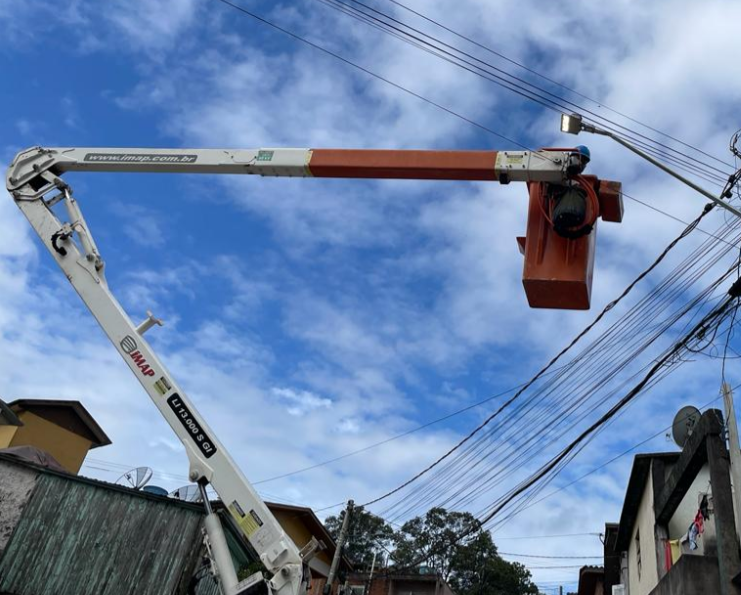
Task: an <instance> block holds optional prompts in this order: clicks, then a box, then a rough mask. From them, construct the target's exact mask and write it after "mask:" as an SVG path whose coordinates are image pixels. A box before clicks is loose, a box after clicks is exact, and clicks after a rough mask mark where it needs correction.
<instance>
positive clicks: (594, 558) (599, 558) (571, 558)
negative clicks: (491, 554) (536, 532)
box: [497, 552, 605, 560]
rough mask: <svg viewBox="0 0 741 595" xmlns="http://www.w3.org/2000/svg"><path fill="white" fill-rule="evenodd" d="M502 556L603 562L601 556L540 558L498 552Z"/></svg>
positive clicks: (602, 556)
mask: <svg viewBox="0 0 741 595" xmlns="http://www.w3.org/2000/svg"><path fill="white" fill-rule="evenodd" d="M497 554H499V555H500V556H512V557H513V558H542V559H544V560H602V559H604V557H605V556H604V554H602V555H601V556H538V555H536V554H513V553H511V552H497Z"/></svg>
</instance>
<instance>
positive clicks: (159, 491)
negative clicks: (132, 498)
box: [142, 486, 167, 496]
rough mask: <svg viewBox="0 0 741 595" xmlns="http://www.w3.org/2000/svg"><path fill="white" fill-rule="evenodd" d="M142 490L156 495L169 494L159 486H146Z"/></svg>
mask: <svg viewBox="0 0 741 595" xmlns="http://www.w3.org/2000/svg"><path fill="white" fill-rule="evenodd" d="M142 492H147V494H154V495H155V496H167V490H166V489H165V488H161V487H159V486H144V487H143V488H142Z"/></svg>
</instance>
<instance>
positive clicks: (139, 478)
mask: <svg viewBox="0 0 741 595" xmlns="http://www.w3.org/2000/svg"><path fill="white" fill-rule="evenodd" d="M150 479H152V470H151V469H150V468H149V467H137V468H136V469H131V470H130V471H127V472H126V473H124V474H123V475H122V476H121V477H119V478H118V479H117V480H116V483H117V484H119V485H125V486H126V487H129V488H134V489H135V490H140V489H142V488H143V487H144V486H145V485H147V483H149V480H150Z"/></svg>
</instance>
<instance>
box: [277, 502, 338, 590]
mask: <svg viewBox="0 0 741 595" xmlns="http://www.w3.org/2000/svg"><path fill="white" fill-rule="evenodd" d="M272 513H273V515H274V516H275V519H276V520H277V521H278V522H279V523H280V526H281V527H283V530H284V531H285V532H286V533H287V534H288V536H289V537H290V538H291V539H292V540H293V543H295V544H296V546H297V547H298V549H301V548H302V547H304V546H305V545H306V544H307V543H309V542H310V541H311V538H312V537H313V535H312V533H311V531H309V528H308V527H307V526H306V525H305V524H304V523H303V521H302V520H301V516H300V515H299V514H297V513H296V511H293V510H273V511H272ZM330 564H332V560H331V558H330V557H329V555H328V554H327V552H326V551H321V552H319V553H318V554H317V555H316V556H315V557H314V559H313V560H312V561H311V563H310V564H309V566H310V567H311V569H312V571H315V573H319V574H322V575H324V578H326V577H327V575H328V574H329V566H330ZM317 578H318V577H317Z"/></svg>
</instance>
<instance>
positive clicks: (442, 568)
mask: <svg viewBox="0 0 741 595" xmlns="http://www.w3.org/2000/svg"><path fill="white" fill-rule="evenodd" d="M462 533H469V534H468V535H467V536H466V537H465V538H463V539H460V540H458V539H457V538H458V536H459V535H461V534H462ZM395 546H396V549H395V551H394V559H395V561H396V562H397V564H398V565H399V566H402V567H403V566H404V565H408V564H413V563H414V561H415V560H417V559H418V558H420V557H425V558H426V561H425V563H424V564H426V565H427V566H428V567H429V568H431V569H432V570H434V571H435V572H436V573H438V574H439V575H440V576H442V577H443V578H444V579H445V580H446V581H448V582H449V583H450V586H451V587H452V588H453V590H454V591H455V592H456V593H457V594H458V595H537V593H538V588H537V587H536V586H535V585H534V584H533V583H532V577H531V575H530V572H529V571H528V570H527V568H526V567H525V566H523V565H522V564H519V563H517V562H514V563H511V562H507V561H506V560H504V559H502V558H501V557H500V556H499V554H498V553H497V547H496V545H494V541H493V540H492V537H491V533H489V531H486V530H484V529H483V528H482V527H481V524H480V523H479V522H478V521H477V520H476V519H475V518H474V517H473V515H471V514H469V513H467V512H448V511H446V510H445V509H443V508H432V509H431V510H429V511H428V512H427V514H426V515H425V516H424V517H417V518H415V519H412V520H411V521H408V522H406V523H404V525H403V526H402V527H401V529H400V530H399V531H398V532H397V533H396V539H395Z"/></svg>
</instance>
